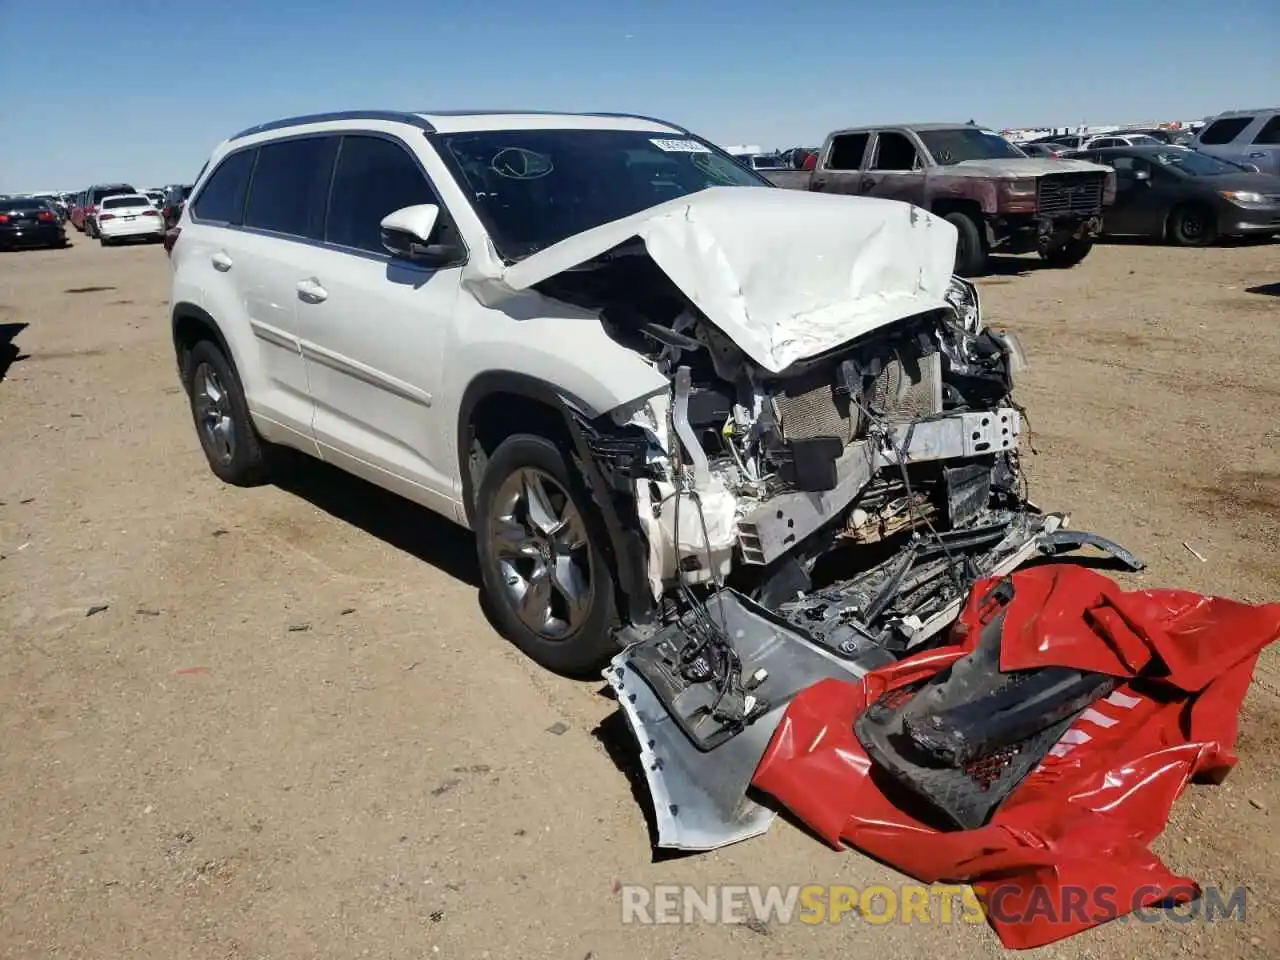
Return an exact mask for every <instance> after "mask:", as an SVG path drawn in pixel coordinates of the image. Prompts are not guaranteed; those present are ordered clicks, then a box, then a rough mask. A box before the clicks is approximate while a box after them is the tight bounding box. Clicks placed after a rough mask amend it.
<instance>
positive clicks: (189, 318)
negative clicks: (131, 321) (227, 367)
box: [170, 300, 239, 386]
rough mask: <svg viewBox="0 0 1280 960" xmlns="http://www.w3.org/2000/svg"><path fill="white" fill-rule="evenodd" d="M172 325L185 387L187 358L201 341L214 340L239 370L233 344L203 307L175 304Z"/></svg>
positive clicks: (184, 303) (179, 368) (175, 350)
mask: <svg viewBox="0 0 1280 960" xmlns="http://www.w3.org/2000/svg"><path fill="white" fill-rule="evenodd" d="M170 324H171V328H172V334H173V352H174V357H175V358H176V360H177V362H178V375H179V376H180V377H181V378H182V382H183V385H184V386H185V385H186V381H187V373H188V371H187V357H188V356H189V355H190V353H191V348H192V347H194V346H195V345H196V344H197V343H199V342H200V341H201V340H212V341H213V342H214V343H216V344H217V345H218V349H219V350H221V351H222V354H223V356H225V357H226V358H227V360H228V362H230V363H231V364H232V366H234V367H236V369H237V370H239V365H238V364H237V363H236V358H235V355H234V352H233V351H232V349H231V344H230V343H229V342H228V340H227V338H226V336H225V335H224V334H223V332H222V328H221V327H219V326H218V321H216V320H214V319H213V317H212V316H211V315H210V314H209V312H208V311H206V310H205V309H204V308H203V307H201V306H199V305H197V304H194V303H191V302H189V301H185V300H183V301H179V302H178V303H175V304H174V305H173V312H172V315H171V317H170Z"/></svg>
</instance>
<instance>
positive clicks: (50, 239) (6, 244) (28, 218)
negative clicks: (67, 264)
mask: <svg viewBox="0 0 1280 960" xmlns="http://www.w3.org/2000/svg"><path fill="white" fill-rule="evenodd" d="M66 245H67V231H66V230H65V229H64V228H63V226H62V221H61V220H59V219H58V215H57V214H56V213H55V212H54V211H53V208H52V207H50V206H49V204H48V203H47V202H45V201H44V200H39V199H36V198H34V197H11V198H9V199H7V200H0V249H4V250H16V249H18V248H20V247H65V246H66Z"/></svg>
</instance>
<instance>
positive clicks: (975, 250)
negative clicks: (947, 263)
mask: <svg viewBox="0 0 1280 960" xmlns="http://www.w3.org/2000/svg"><path fill="white" fill-rule="evenodd" d="M943 219H944V220H946V221H947V222H948V223H950V224H951V225H952V226H954V227H955V228H956V230H958V231H959V232H960V236H959V238H958V239H957V240H956V265H955V272H956V274H957V275H958V276H961V277H972V276H974V275H975V274H978V273H981V272H982V271H983V269H984V268H985V267H986V265H987V244H986V241H985V240H983V238H982V228H981V226H980V225H979V224H977V223H975V222H974V220H973V217H971V216H969V215H968V214H967V213H960V212H958V211H957V212H955V213H948V214H947V215H946V216H945V217H943Z"/></svg>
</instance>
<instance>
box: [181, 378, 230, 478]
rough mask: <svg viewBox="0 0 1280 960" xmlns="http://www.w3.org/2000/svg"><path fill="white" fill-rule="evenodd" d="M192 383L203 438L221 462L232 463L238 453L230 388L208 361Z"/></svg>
mask: <svg viewBox="0 0 1280 960" xmlns="http://www.w3.org/2000/svg"><path fill="white" fill-rule="evenodd" d="M192 384H193V387H194V391H195V395H194V401H195V412H196V424H197V426H198V428H199V430H200V440H201V442H202V443H203V444H204V448H205V450H207V451H208V452H209V455H210V456H212V457H215V458H216V459H217V460H218V462H219V463H224V464H227V463H230V462H231V461H232V459H234V457H235V455H236V427H235V421H234V420H232V418H231V400H230V398H229V397H228V396H227V390H226V387H224V386H223V384H222V380H221V379H220V378H219V377H218V373H217V371H216V370H214V369H213V367H211V366H209V364H207V363H202V364H200V365H199V366H198V367H196V369H195V374H194V376H193V377H192Z"/></svg>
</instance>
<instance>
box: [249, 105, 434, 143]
mask: <svg viewBox="0 0 1280 960" xmlns="http://www.w3.org/2000/svg"><path fill="white" fill-rule="evenodd" d="M338 120H390V121H392V122H395V123H408V124H412V125H413V126H415V127H417V128H419V129H420V130H424V131H426V132H427V133H434V132H435V127H433V126H432V125H431V122H430V121H429V120H427V119H426V118H425V117H420V116H418V115H417V114H416V113H409V112H407V111H403V110H338V111H335V112H332V113H310V114H304V115H302V116H299V117H285V118H284V119H281V120H272V121H271V122H270V123H260V124H257V125H256V126H252V127H249V128H247V129H245V130H241V131H240V132H239V133H237V134H235V135H234V136H232V137H230V138H228V139H231V140H240V139H242V138H244V137H248V136H252V135H253V134H255V133H267V132H268V131H270V130H283V129H285V128H286V127H300V126H302V125H303V124H307V123H332V122H335V121H338Z"/></svg>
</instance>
